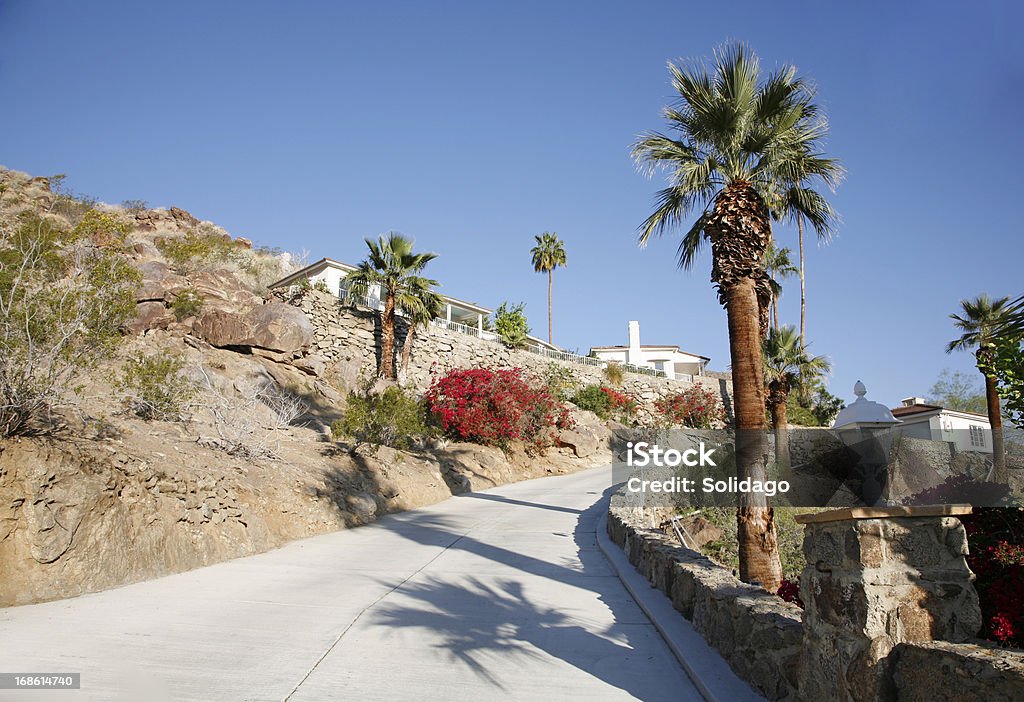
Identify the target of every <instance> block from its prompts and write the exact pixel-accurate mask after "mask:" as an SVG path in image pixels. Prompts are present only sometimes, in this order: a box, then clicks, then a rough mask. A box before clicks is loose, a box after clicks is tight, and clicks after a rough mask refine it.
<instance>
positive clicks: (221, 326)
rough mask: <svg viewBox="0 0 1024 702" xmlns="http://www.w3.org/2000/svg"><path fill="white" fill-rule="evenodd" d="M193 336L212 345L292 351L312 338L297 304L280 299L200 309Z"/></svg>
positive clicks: (305, 345)
mask: <svg viewBox="0 0 1024 702" xmlns="http://www.w3.org/2000/svg"><path fill="white" fill-rule="evenodd" d="M193 331H194V333H195V335H196V336H198V337H199V338H200V339H203V340H204V341H206V342H207V343H209V344H211V345H212V346H217V347H221V348H224V347H240V346H249V347H257V348H261V349H267V350H269V351H276V352H279V353H292V352H296V351H301V350H303V349H305V348H306V347H308V346H309V345H310V344H311V343H312V341H313V325H312V323H310V321H309V317H307V316H306V315H305V313H303V312H302V310H300V309H298V308H297V307H292V306H291V305H286V304H284V303H280V302H270V303H267V304H266V305H259V306H257V307H253V308H252V309H250V310H249V311H248V312H244V313H234V312H225V311H223V310H210V311H208V312H204V313H203V314H202V316H200V317H199V319H198V321H196V323H195V326H194V327H193Z"/></svg>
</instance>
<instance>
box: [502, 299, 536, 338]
mask: <svg viewBox="0 0 1024 702" xmlns="http://www.w3.org/2000/svg"><path fill="white" fill-rule="evenodd" d="M525 308H526V305H525V304H524V303H522V302H520V303H519V304H517V305H513V304H512V303H510V302H503V303H501V304H500V305H499V306H498V309H497V310H496V311H495V312H494V331H495V333H496V334H497V335H498V336H499V337H501V340H502V342H504V344H505V345H506V346H509V347H510V348H514V349H520V348H523V347H524V346H526V344H527V343H528V341H529V339H528V337H529V335H530V325H529V324H527V322H526V312H525V311H524V310H525Z"/></svg>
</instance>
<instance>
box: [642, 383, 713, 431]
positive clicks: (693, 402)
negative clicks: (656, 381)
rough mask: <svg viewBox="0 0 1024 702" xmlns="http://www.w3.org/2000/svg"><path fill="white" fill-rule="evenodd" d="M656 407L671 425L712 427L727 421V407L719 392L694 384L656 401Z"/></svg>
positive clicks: (698, 427)
mask: <svg viewBox="0 0 1024 702" xmlns="http://www.w3.org/2000/svg"><path fill="white" fill-rule="evenodd" d="M654 408H655V410H657V412H658V414H659V415H660V416H661V418H662V419H663V420H664V422H665V423H666V424H668V425H670V426H682V427H691V428H693V429H711V428H713V427H716V426H718V425H720V424H721V423H722V422H724V421H725V408H724V407H722V399H721V397H720V396H719V395H718V393H716V392H714V391H712V390H710V389H708V388H705V387H703V386H701V385H694V386H692V387H689V388H687V389H686V390H683V391H682V392H679V393H675V394H673V395H667V396H665V397H662V398H660V399H659V400H657V401H656V402H655V403H654Z"/></svg>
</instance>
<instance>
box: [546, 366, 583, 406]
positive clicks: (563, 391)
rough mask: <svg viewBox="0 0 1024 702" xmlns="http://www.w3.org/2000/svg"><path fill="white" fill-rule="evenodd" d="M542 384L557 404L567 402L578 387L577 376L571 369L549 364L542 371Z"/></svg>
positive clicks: (578, 380)
mask: <svg viewBox="0 0 1024 702" xmlns="http://www.w3.org/2000/svg"><path fill="white" fill-rule="evenodd" d="M543 380H544V384H545V385H547V387H548V390H549V391H550V392H551V394H552V395H553V396H554V397H555V398H556V399H558V401H559V402H567V401H568V400H569V398H570V397H571V396H572V395H573V394H575V392H576V390H577V389H578V388H579V386H580V379H579V376H578V375H576V372H575V371H574V370H573V369H572V368H566V367H565V366H562V365H559V364H557V363H549V364H548V367H547V368H546V369H545V370H544V376H543Z"/></svg>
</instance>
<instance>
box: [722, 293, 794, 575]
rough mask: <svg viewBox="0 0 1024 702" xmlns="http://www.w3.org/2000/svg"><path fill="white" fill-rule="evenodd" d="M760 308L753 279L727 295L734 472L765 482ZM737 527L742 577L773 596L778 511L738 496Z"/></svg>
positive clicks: (778, 571) (761, 500)
mask: <svg viewBox="0 0 1024 702" xmlns="http://www.w3.org/2000/svg"><path fill="white" fill-rule="evenodd" d="M760 310H761V308H760V305H759V303H758V298H757V292H756V286H755V281H754V280H753V279H752V278H742V279H740V280H739V281H738V282H737V283H736V284H735V285H733V286H732V287H731V289H730V290H729V291H728V296H727V298H726V314H727V316H728V320H729V353H730V356H731V360H732V378H733V396H734V397H733V400H734V407H735V412H736V474H737V477H738V478H739V479H741V480H742V479H744V478H750V479H752V480H765V479H767V462H768V441H767V436H766V434H765V429H766V427H765V421H764V409H765V397H764V367H763V366H762V360H761V327H760ZM736 526H737V538H738V541H739V561H740V568H739V570H740V579H741V580H743V581H744V582H748V583H758V584H760V585H761V586H762V587H764V588H765V589H767V590H768V591H770V592H775V591H776V590H778V588H779V585H780V584H781V582H782V565H781V563H780V562H779V549H778V538H777V536H776V533H775V520H774V513H773V511H772V508H771V507H770V506H769V505H768V500H767V498H766V497H765V496H764V495H763V494H761V493H740V495H739V506H738V509H737V511H736Z"/></svg>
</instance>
